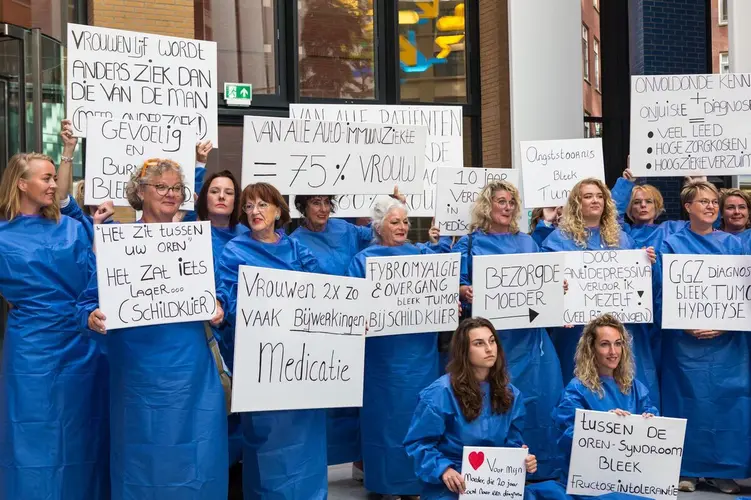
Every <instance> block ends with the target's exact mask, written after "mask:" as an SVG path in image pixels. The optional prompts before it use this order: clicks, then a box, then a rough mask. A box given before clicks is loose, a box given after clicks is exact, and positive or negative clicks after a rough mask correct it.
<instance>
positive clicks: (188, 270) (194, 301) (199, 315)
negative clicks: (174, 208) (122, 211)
mask: <svg viewBox="0 0 751 500" xmlns="http://www.w3.org/2000/svg"><path fill="white" fill-rule="evenodd" d="M94 244H95V245H96V263H97V266H96V267H97V281H98V283H99V309H101V310H102V313H104V315H105V316H106V317H107V321H106V325H107V329H108V330H115V329H118V328H130V327H134V326H146V325H161V324H165V323H184V322H187V321H203V320H210V319H211V318H212V317H213V316H214V314H215V313H216V292H215V290H214V261H213V259H212V250H211V224H210V223H209V222H180V223H169V224H97V225H95V226H94Z"/></svg>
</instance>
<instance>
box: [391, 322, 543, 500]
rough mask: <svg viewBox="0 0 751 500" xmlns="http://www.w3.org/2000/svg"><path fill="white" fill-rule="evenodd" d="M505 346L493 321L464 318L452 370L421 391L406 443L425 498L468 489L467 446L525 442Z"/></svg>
mask: <svg viewBox="0 0 751 500" xmlns="http://www.w3.org/2000/svg"><path fill="white" fill-rule="evenodd" d="M503 351H504V350H503V347H502V346H501V345H500V342H499V338H498V334H497V333H496V331H495V327H494V326H493V324H492V323H491V322H490V321H488V320H486V319H484V318H471V319H466V320H464V321H462V323H461V324H460V325H459V328H457V330H456V332H455V333H454V336H453V338H452V339H451V361H450V362H449V366H448V373H447V374H446V375H443V376H442V377H441V378H439V379H438V380H436V381H435V382H433V383H432V384H431V385H430V386H428V387H427V388H426V389H425V390H423V391H422V392H421V393H420V398H419V403H418V404H417V408H416V409H415V412H414V416H413V417H412V424H411V425H410V427H409V430H408V432H407V436H406V437H405V438H404V446H405V447H406V450H407V454H409V456H410V457H412V459H413V460H414V467H415V473H416V474H417V477H418V478H419V480H420V486H421V488H422V491H421V493H420V499H421V500H456V499H458V498H459V494H460V493H464V492H465V490H466V486H467V485H466V483H465V481H464V477H463V476H462V456H463V453H464V447H465V446H484V447H505V448H519V447H521V446H524V438H523V437H522V432H523V430H524V401H523V397H522V395H521V393H520V392H519V390H518V389H517V388H516V387H514V386H513V385H511V382H510V380H509V373H508V370H507V366H506V359H505V355H504V352H503ZM534 451H535V450H534V448H532V449H531V450H530V452H532V453H533V452H534ZM518 465H519V466H520V467H521V466H522V464H521V463H520V464H518ZM524 465H525V467H526V469H527V472H528V473H534V472H535V471H536V470H537V459H536V458H535V456H534V455H532V454H530V455H527V457H526V460H525V462H524Z"/></svg>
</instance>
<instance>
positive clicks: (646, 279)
mask: <svg viewBox="0 0 751 500" xmlns="http://www.w3.org/2000/svg"><path fill="white" fill-rule="evenodd" d="M565 256H566V258H565V262H566V264H565V268H564V271H563V277H564V279H566V280H567V281H568V293H567V294H566V296H565V298H564V304H565V311H564V317H563V322H564V324H571V325H586V324H587V323H589V321H590V320H592V319H594V318H596V317H597V316H600V315H601V314H605V313H611V314H613V315H615V316H616V317H617V318H618V319H619V320H620V321H621V322H623V323H652V321H653V313H652V311H653V309H652V264H651V263H650V262H649V257H648V256H647V252H646V251H645V250H600V251H586V252H565Z"/></svg>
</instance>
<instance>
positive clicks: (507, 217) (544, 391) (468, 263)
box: [454, 181, 563, 479]
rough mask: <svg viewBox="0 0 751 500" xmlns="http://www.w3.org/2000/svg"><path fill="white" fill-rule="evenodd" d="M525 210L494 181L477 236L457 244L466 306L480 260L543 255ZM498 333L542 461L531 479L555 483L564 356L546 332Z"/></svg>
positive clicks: (479, 214)
mask: <svg viewBox="0 0 751 500" xmlns="http://www.w3.org/2000/svg"><path fill="white" fill-rule="evenodd" d="M520 212H521V200H520V197H519V190H518V189H516V187H515V186H514V185H512V184H511V183H509V182H507V181H493V182H490V183H488V184H487V185H486V186H485V187H484V188H483V189H482V191H480V194H479V196H478V197H477V201H475V204H474V205H473V207H472V221H471V223H470V231H472V232H471V233H470V234H468V235H467V236H464V237H462V239H460V240H459V241H458V242H456V244H455V245H454V251H455V252H458V253H461V254H462V273H461V281H460V283H461V286H460V289H459V295H460V297H461V299H462V306H463V307H464V308H467V309H470V308H471V307H472V299H473V293H472V260H473V258H474V257H476V256H478V255H506V254H515V253H537V252H539V251H540V249H539V248H538V246H537V243H535V241H534V240H533V239H532V237H531V236H530V235H528V234H526V233H524V232H522V231H520V230H519V223H518V221H519V215H520ZM530 314H532V313H531V312H530ZM531 324H534V320H532V321H531ZM497 333H498V338H499V339H500V341H501V344H502V345H503V349H504V351H505V352H506V358H507V360H508V369H509V371H510V372H511V381H512V382H513V384H514V385H515V386H516V387H517V388H518V389H519V390H520V391H521V393H522V396H523V398H524V404H525V406H526V410H527V416H526V419H525V427H524V433H523V434H524V438H525V440H526V443H527V444H528V445H529V447H530V449H532V450H534V452H535V454H536V455H537V460H538V469H537V473H536V474H534V475H532V476H531V478H532V479H553V478H555V477H557V474H558V470H559V469H560V467H561V466H562V463H561V461H562V457H561V453H560V452H559V450H558V449H557V448H556V447H555V445H554V444H553V443H554V437H555V429H554V427H553V423H552V422H551V420H550V413H551V412H552V411H553V408H555V404H556V403H557V399H558V396H559V395H560V394H561V391H562V390H563V378H562V377H561V365H560V363H559V361H558V355H557V354H556V352H555V348H554V347H553V343H552V342H551V340H550V338H549V337H548V333H547V332H546V331H545V329H544V328H523V329H515V330H498V332H497Z"/></svg>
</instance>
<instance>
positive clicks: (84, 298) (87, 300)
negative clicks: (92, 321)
mask: <svg viewBox="0 0 751 500" xmlns="http://www.w3.org/2000/svg"><path fill="white" fill-rule="evenodd" d="M92 257H93V255H92ZM90 260H91V257H90V259H89V261H90ZM98 307H99V283H98V282H97V277H96V271H94V272H92V273H91V276H90V278H89V284H88V286H87V287H86V290H84V291H83V292H81V295H79V296H78V301H77V303H76V316H77V320H78V329H79V330H80V331H81V332H82V333H85V334H87V335H90V336H92V337H94V338H96V337H97V336H99V335H100V333H99V332H95V331H94V330H92V329H90V328H89V315H90V314H91V313H92V312H94V310H96V309H97V308H98ZM104 324H105V325H106V324H107V320H105V321H104Z"/></svg>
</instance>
